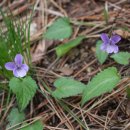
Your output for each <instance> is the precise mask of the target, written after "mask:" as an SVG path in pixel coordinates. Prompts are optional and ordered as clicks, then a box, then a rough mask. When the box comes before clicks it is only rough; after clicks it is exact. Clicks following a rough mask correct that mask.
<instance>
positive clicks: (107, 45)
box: [100, 33, 121, 53]
mask: <svg viewBox="0 0 130 130" xmlns="http://www.w3.org/2000/svg"><path fill="white" fill-rule="evenodd" d="M101 39H102V41H103V43H102V45H101V48H100V49H101V50H103V51H106V52H107V53H113V52H114V53H117V52H118V51H119V48H118V46H117V45H116V43H118V42H119V41H120V40H121V37H120V36H119V35H113V36H111V37H110V38H109V37H108V35H107V34H106V33H102V34H101Z"/></svg>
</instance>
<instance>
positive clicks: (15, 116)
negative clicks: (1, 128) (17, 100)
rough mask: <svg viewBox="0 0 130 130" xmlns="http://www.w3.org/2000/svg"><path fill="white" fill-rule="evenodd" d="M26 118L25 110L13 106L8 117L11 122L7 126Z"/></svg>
mask: <svg viewBox="0 0 130 130" xmlns="http://www.w3.org/2000/svg"><path fill="white" fill-rule="evenodd" d="M24 119H25V114H24V113H23V112H19V110H18V109H17V108H13V109H12V110H11V112H10V113H9V115H8V117H7V120H8V122H9V124H8V125H7V128H9V127H12V126H14V125H16V124H18V123H21V122H22V121H23V120H24ZM17 127H18V126H17ZM15 128H16V127H15ZM13 129H14V128H13ZM13 129H12V130H13Z"/></svg>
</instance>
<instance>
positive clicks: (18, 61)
mask: <svg viewBox="0 0 130 130" xmlns="http://www.w3.org/2000/svg"><path fill="white" fill-rule="evenodd" d="M14 61H15V63H16V65H18V66H20V65H22V61H23V56H22V55H21V54H17V55H16V56H15V59H14Z"/></svg>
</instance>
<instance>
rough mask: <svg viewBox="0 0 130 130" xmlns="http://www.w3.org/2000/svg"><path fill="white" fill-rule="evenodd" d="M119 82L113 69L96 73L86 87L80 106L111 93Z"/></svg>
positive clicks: (118, 77) (115, 70)
mask: <svg viewBox="0 0 130 130" xmlns="http://www.w3.org/2000/svg"><path fill="white" fill-rule="evenodd" d="M119 81H120V76H119V75H118V73H117V69H116V68H115V67H110V68H107V69H105V70H104V71H101V72H100V73H98V74H97V75H96V76H95V77H94V78H93V79H92V80H91V81H90V82H89V83H88V85H87V86H86V88H85V90H84V92H83V97H82V103H81V105H84V103H86V102H87V101H89V100H90V99H92V98H94V97H97V96H100V95H102V94H104V93H106V92H110V91H112V89H113V88H114V87H116V85H117V83H118V82H119Z"/></svg>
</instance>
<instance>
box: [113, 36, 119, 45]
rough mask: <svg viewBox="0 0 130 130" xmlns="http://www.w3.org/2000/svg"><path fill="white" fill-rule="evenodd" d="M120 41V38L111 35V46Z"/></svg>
mask: <svg viewBox="0 0 130 130" xmlns="http://www.w3.org/2000/svg"><path fill="white" fill-rule="evenodd" d="M120 40H121V37H120V36H119V35H113V36H112V37H111V42H112V44H116V43H117V42H119V41H120Z"/></svg>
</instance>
